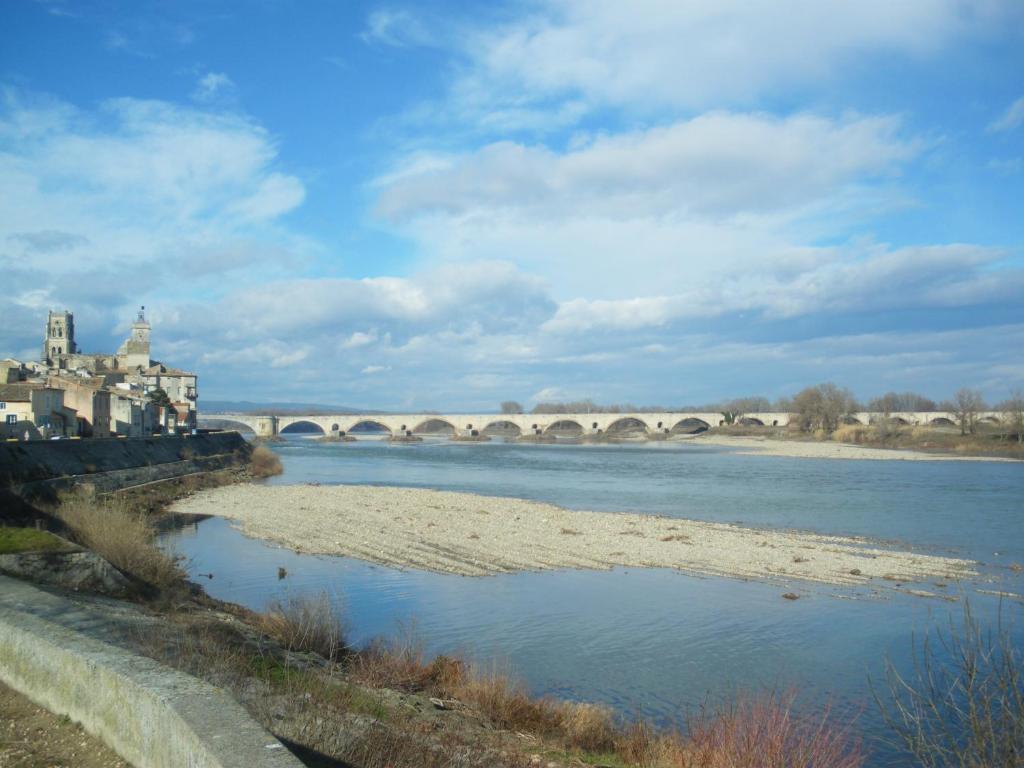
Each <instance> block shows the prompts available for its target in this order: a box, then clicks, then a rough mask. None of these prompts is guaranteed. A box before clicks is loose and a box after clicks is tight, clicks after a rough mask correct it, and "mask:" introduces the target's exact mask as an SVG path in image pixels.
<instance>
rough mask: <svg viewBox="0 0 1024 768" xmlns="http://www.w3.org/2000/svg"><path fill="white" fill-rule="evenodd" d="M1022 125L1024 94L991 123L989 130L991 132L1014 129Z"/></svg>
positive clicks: (1023, 119)
mask: <svg viewBox="0 0 1024 768" xmlns="http://www.w3.org/2000/svg"><path fill="white" fill-rule="evenodd" d="M1021 125H1024V96H1021V97H1020V98H1019V99H1017V100H1016V101H1015V102H1013V104H1011V105H1010V106H1009V107H1007V108H1006V111H1005V112H1003V114H1002V115H1000V116H999V117H998V118H996V119H995V120H993V121H992V122H991V123H990V124H989V126H988V130H989V132H990V133H998V132H1001V131H1012V130H1014V129H1015V128H1019V127H1020V126H1021Z"/></svg>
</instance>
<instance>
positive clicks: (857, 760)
mask: <svg viewBox="0 0 1024 768" xmlns="http://www.w3.org/2000/svg"><path fill="white" fill-rule="evenodd" d="M793 700H794V697H793V695H792V694H786V695H779V694H771V695H768V696H765V697H761V698H756V699H743V698H741V699H740V700H739V702H738V703H737V704H735V705H733V706H731V707H729V708H728V709H725V710H720V711H718V712H714V713H712V714H704V715H702V716H701V717H699V718H697V719H696V720H695V721H692V722H690V724H689V743H688V744H685V745H684V746H681V747H678V748H676V749H674V750H671V751H673V752H675V753H676V754H686V753H688V760H687V762H680V761H677V762H676V764H677V765H685V766H694V768H698V767H699V768H821V767H823V766H828V768H860V766H862V765H863V764H864V756H863V753H862V752H861V749H860V744H859V743H858V742H857V741H856V740H855V739H854V738H853V736H852V735H851V733H850V729H849V727H845V728H842V727H837V726H836V725H834V724H833V723H832V722H831V720H830V716H829V715H830V713H829V712H828V711H827V710H826V711H825V712H824V713H823V714H819V715H817V716H814V717H811V716H798V715H796V714H795V713H794V712H793Z"/></svg>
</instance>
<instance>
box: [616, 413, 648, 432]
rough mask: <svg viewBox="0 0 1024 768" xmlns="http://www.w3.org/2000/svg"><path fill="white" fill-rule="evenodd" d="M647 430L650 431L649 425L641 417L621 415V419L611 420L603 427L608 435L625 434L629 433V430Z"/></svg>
mask: <svg viewBox="0 0 1024 768" xmlns="http://www.w3.org/2000/svg"><path fill="white" fill-rule="evenodd" d="M648 431H650V427H649V426H648V425H647V422H646V421H644V420H643V419H638V418H637V417H635V416H623V417H622V418H621V419H616V420H615V421H613V422H611V423H610V424H608V426H607V427H606V428H605V432H606V433H607V434H609V435H611V434H619V435H625V434H629V433H630V432H644V433H646V432H648Z"/></svg>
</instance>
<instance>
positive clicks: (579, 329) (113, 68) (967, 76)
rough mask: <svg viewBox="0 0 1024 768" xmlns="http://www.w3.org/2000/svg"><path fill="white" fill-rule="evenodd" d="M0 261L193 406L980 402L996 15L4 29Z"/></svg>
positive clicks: (42, 300)
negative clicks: (143, 363) (138, 351)
mask: <svg viewBox="0 0 1024 768" xmlns="http://www.w3.org/2000/svg"><path fill="white" fill-rule="evenodd" d="M0 270H2V274H3V275H4V277H3V280H2V284H3V286H4V288H5V290H4V291H3V292H2V295H0V356H6V355H13V356H20V357H25V358H32V357H34V356H35V355H36V354H37V350H38V347H39V342H40V334H41V329H42V328H43V323H44V318H45V313H46V310H47V309H48V308H50V307H67V308H70V309H72V310H73V311H74V312H75V316H76V325H77V331H78V336H79V342H80V344H81V345H82V346H83V347H85V348H86V350H87V351H93V350H95V351H101V350H111V349H113V348H114V347H115V346H116V344H117V342H118V340H119V338H120V337H121V335H122V334H123V333H124V331H125V329H126V327H127V323H128V322H129V321H130V320H131V318H132V316H133V309H134V307H135V306H136V305H138V304H145V305H146V307H147V311H148V314H149V316H150V319H151V320H152V322H153V324H154V343H155V353H154V354H155V356H156V357H158V358H160V359H163V360H165V361H168V362H172V363H174V364H176V365H180V366H183V367H190V368H193V369H194V370H196V371H197V372H198V373H199V375H200V377H201V378H200V383H201V390H202V396H203V397H204V398H209V399H226V398H231V399H250V400H276V401H280V400H295V401H306V402H324V403H336V404H346V405H356V406H366V407H374V408H389V409H390V408H394V409H403V408H437V409H445V410H447V409H460V408H464V409H478V408H487V407H493V406H494V405H495V404H496V403H497V402H499V401H501V400H505V399H516V400H520V401H523V402H524V403H532V402H536V401H538V400H547V399H558V398H574V399H575V398H581V397H592V398H594V399H595V400H599V401H615V402H621V401H630V402H634V403H638V404H655V403H657V404H664V405H676V404H686V403H701V402H707V401H713V400H718V399H722V398H727V397H733V396H740V395H747V394H763V395H766V396H768V397H777V396H781V395H787V394H792V392H794V391H795V390H797V389H799V388H801V387H802V386H804V385H806V384H809V383H815V382H818V381H823V380H833V381H836V382H838V383H841V384H845V385H847V386H849V387H851V388H852V389H853V390H854V392H855V393H856V394H858V395H860V396H862V397H869V396H871V395H873V394H878V393H881V392H884V391H887V390H892V389H897V390H904V389H914V390H918V391H921V392H923V393H925V394H927V395H929V396H932V397H934V398H936V399H941V398H944V397H947V396H948V395H949V394H951V393H952V392H953V391H954V390H955V389H957V388H958V387H960V386H965V385H966V386H972V387H977V388H979V389H981V390H982V391H983V392H984V394H985V395H986V396H987V397H988V398H989V399H991V400H996V401H997V400H1000V399H1003V398H1005V397H1006V396H1007V395H1008V394H1009V391H1010V390H1011V389H1012V388H1014V387H1020V386H1022V385H1024V355H1022V350H1024V309H1022V304H1024V5H1022V4H1021V3H1019V2H1018V1H1017V0H972V1H971V2H966V1H962V0H902V2H899V3H892V2H891V0H888V1H885V2H883V1H882V0H858V1H857V2H846V1H845V0H843V1H838V0H837V1H835V2H829V3H822V2H817V1H812V0H776V1H773V2H767V1H764V2H756V1H755V2H742V3H741V2H730V1H729V0H690V1H689V2H656V1H655V0H642V1H640V0H638V2H634V3H621V2H613V1H610V0H609V1H606V0H587V1H586V2H583V1H579V2H577V1H575V0H565V1H563V2H554V1H551V2H548V1H545V0H533V1H531V2H506V3H488V4H480V3H461V2H418V3H405V4H403V3H360V2H330V3H328V2H323V3H313V2H303V3H297V2H296V3H289V2H284V1H283V0H267V1H266V2H256V1H255V0H252V1H251V2H245V3H223V4H220V3H216V2H194V3H193V2H176V3H149V2H130V3H129V2H124V3H118V2H96V3H89V2H61V1H59V0H39V1H33V0H9V1H8V2H6V3H4V4H2V5H0Z"/></svg>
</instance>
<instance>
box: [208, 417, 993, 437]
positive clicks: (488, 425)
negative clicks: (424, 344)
mask: <svg viewBox="0 0 1024 768" xmlns="http://www.w3.org/2000/svg"><path fill="white" fill-rule="evenodd" d="M877 416H878V414H872V413H866V412H863V413H856V414H852V415H851V416H850V418H849V419H848V421H849V422H850V423H855V424H858V423H859V424H869V423H871V422H872V421H873V420H874V419H875V418H877ZM790 418H791V415H790V414H788V413H772V412H766V413H748V414H744V415H743V416H742V417H741V418H740V419H739V420H738V423H740V424H746V425H759V426H777V427H784V426H786V425H788V424H789V421H790ZM889 418H890V419H892V420H894V421H897V422H900V423H904V424H909V425H915V426H924V425H947V426H948V425H952V424H955V423H956V416H955V414H952V413H947V412H944V411H928V412H901V413H892V414H889ZM979 419H980V420H981V421H990V422H997V421H999V420H1000V414H998V413H995V412H986V413H982V414H979ZM199 423H200V425H206V426H209V425H213V424H217V425H220V426H224V427H226V428H230V427H232V426H238V427H244V428H246V429H248V430H251V431H253V432H255V433H256V434H257V435H259V436H260V437H273V436H275V435H278V434H280V433H281V432H283V431H286V430H287V429H288V427H291V426H294V425H297V424H310V425H313V426H314V427H317V428H318V429H319V430H320V431H321V432H323V433H324V434H325V435H337V436H346V435H349V434H350V433H351V432H352V431H353V430H355V431H357V433H358V431H360V429H361V428H364V429H365V428H373V429H376V430H382V431H384V432H387V433H388V434H389V435H390V436H391V437H411V436H413V435H414V434H419V433H423V432H424V431H430V432H439V431H446V432H448V433H449V434H451V435H453V436H457V437H472V436H477V435H481V434H485V433H486V434H504V435H508V436H517V437H518V436H528V435H545V434H549V435H550V434H559V433H560V434H575V435H599V434H643V435H647V436H649V437H650V436H659V435H671V434H686V433H693V432H700V431H702V430H705V429H710V428H711V427H718V426H722V425H724V424H725V417H724V415H723V414H721V413H679V412H675V413H670V412H665V413H544V414H538V413H522V414H519V413H517V414H497V413H483V414H481V413H477V414H468V413H462V414H432V413H409V414H327V415H324V414H280V415H254V414H245V413H201V414H200V415H199Z"/></svg>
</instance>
